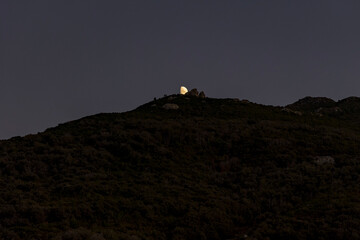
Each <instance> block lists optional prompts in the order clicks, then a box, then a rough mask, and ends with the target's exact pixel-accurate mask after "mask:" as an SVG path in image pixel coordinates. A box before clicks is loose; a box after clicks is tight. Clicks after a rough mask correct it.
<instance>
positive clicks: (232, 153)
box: [0, 95, 360, 240]
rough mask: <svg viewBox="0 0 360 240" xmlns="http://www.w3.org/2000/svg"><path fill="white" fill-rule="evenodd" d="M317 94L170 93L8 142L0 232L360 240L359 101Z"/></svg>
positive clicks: (12, 235)
mask: <svg viewBox="0 0 360 240" xmlns="http://www.w3.org/2000/svg"><path fill="white" fill-rule="evenodd" d="M310 100H311V101H310ZM313 100H314V99H307V100H303V101H302V102H301V104H295V105H293V106H291V105H290V106H289V108H291V107H293V108H294V109H296V111H303V112H302V115H299V114H295V113H292V112H289V111H284V108H281V107H271V106H263V105H257V104H253V103H249V102H246V101H238V100H236V99H211V98H205V99H201V98H197V97H188V96H179V95H174V96H169V97H164V98H162V99H159V100H154V101H152V102H150V103H148V104H145V105H143V106H141V107H139V108H138V109H136V110H134V111H131V112H127V113H111V114H98V115H94V116H90V117H86V118H83V119H80V120H77V121H73V122H69V123H66V124H61V125H59V126H58V127H56V128H52V129H48V130H46V131H45V132H43V133H39V134H36V135H28V136H26V137H15V138H12V139H10V140H6V141H1V142H0V239H14V240H15V239H57V240H62V239H63V240H65V239H134V240H136V239H159V240H161V239H244V238H247V239H359V238H360V230H359V229H360V185H359V183H360V159H359V158H360V148H359V146H360V128H359V126H360V125H359V124H358V123H359V121H360V117H359V115H358V113H359V112H358V109H359V108H357V107H358V106H360V105H358V104H357V101H358V100H357V99H355V98H354V99H350V100H349V99H348V100H347V101H342V102H339V103H335V102H334V103H333V102H331V101H324V102H325V104H326V106H325V108H333V107H334V106H335V105H336V104H337V105H336V106H335V107H338V105H341V106H342V107H343V109H347V110H346V111H345V110H344V111H342V110H341V111H340V110H339V111H338V110H336V111H335V112H336V114H334V111H330V112H329V111H327V112H323V113H322V114H321V115H319V114H318V113H319V111H317V110H316V109H318V107H321V103H320V105H319V104H318V103H316V104H318V105H317V106H316V109H315V108H314V109H313V108H311V107H309V104H313V103H312V102H313ZM309 101H310V102H309ZM165 103H174V104H177V105H178V106H179V109H177V110H165V109H163V108H162V106H163V105H164V104H165ZM303 106H305V107H304V108H302V107H303ZM351 109H353V111H351ZM322 157H327V159H333V160H334V161H329V162H326V161H325V162H317V161H316V159H319V158H322Z"/></svg>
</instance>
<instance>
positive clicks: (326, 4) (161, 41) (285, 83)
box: [0, 0, 360, 139]
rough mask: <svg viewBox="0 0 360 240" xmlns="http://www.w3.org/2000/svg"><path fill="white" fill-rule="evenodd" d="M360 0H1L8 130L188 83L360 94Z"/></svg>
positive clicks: (2, 92)
mask: <svg viewBox="0 0 360 240" xmlns="http://www.w3.org/2000/svg"><path fill="white" fill-rule="evenodd" d="M359 12H360V1H358V0H353V1H352V0H350V1H346V0H338V1H335V0H324V1H314V0H308V1H307V0H301V1H288V0H283V1H277V0H272V1H269V0H263V1H258V0H247V1H245V0H227V1H220V0H217V1H211V0H206V1H205V0H203V1H200V0H199V1H193V0H188V1H181V0H161V1H155V0H154V1H149V0H143V1H137V0H128V1H118V0H113V1H111V0H106V1H103V0H61V1H60V0H52V1H49V0H31V1H29V0H1V1H0V83H1V85H0V108H1V117H0V139H4V138H9V137H12V136H16V135H21V136H23V135H25V134H29V133H37V132H38V131H43V130H45V129H46V128H48V127H52V126H56V125H57V124H58V123H62V122H66V121H69V120H74V119H77V118H80V117H84V116H87V115H91V114H95V113H99V112H123V111H127V110H132V109H134V108H135V107H137V106H139V105H140V104H143V103H145V102H148V101H150V100H152V99H153V98H154V97H161V96H163V95H164V94H172V93H178V91H179V87H180V85H185V86H186V87H187V88H188V89H191V88H198V89H199V90H204V91H205V93H206V94H207V96H209V97H219V98H225V97H236V98H240V99H249V100H250V101H253V102H257V103H262V104H271V105H286V104H289V103H292V102H294V101H296V100H297V99H299V98H302V97H304V96H308V95H310V96H326V97H330V98H333V99H334V100H338V99H341V98H345V97H347V96H353V95H355V96H359V95H360V47H359V44H360V30H359V29H360V28H359V23H360V14H359Z"/></svg>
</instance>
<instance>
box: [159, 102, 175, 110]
mask: <svg viewBox="0 0 360 240" xmlns="http://www.w3.org/2000/svg"><path fill="white" fill-rule="evenodd" d="M162 107H163V108H164V109H166V110H176V109H179V105H177V104H174V103H166V104H164V105H163V106H162Z"/></svg>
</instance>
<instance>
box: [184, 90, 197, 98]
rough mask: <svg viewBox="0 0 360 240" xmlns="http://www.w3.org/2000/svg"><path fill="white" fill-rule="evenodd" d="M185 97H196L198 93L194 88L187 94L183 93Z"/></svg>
mask: <svg viewBox="0 0 360 240" xmlns="http://www.w3.org/2000/svg"><path fill="white" fill-rule="evenodd" d="M185 95H187V96H194V97H198V96H199V92H198V90H197V89H196V88H193V89H191V90H190V91H189V92H187V93H185Z"/></svg>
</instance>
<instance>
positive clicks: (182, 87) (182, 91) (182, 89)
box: [180, 86, 188, 95]
mask: <svg viewBox="0 0 360 240" xmlns="http://www.w3.org/2000/svg"><path fill="white" fill-rule="evenodd" d="M187 92H188V90H187V88H186V87H184V86H181V87H180V94H182V95H184V94H185V93H187Z"/></svg>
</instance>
